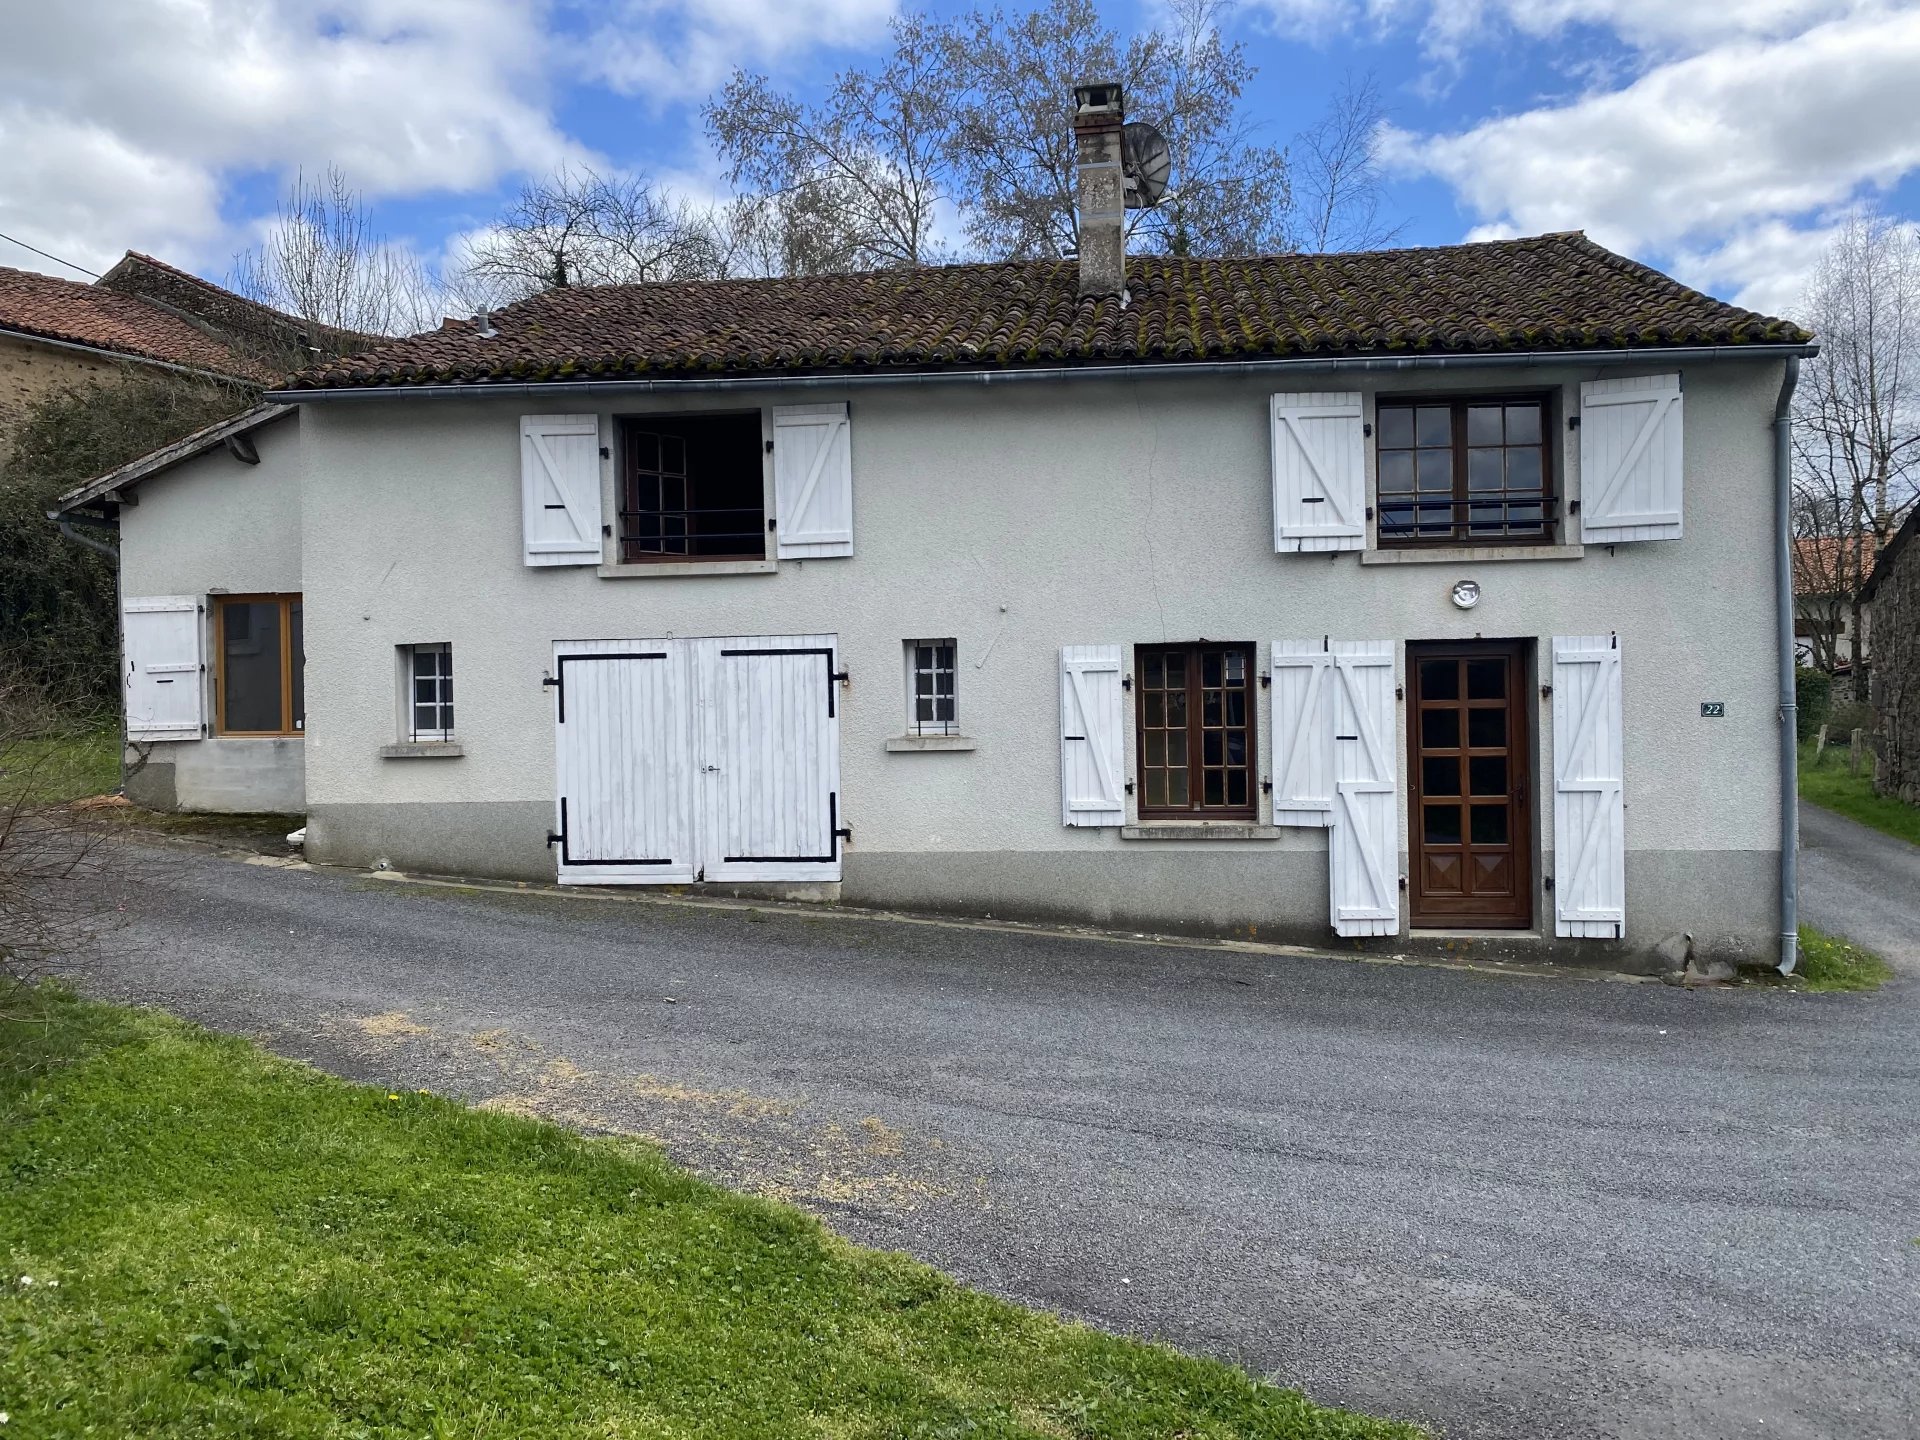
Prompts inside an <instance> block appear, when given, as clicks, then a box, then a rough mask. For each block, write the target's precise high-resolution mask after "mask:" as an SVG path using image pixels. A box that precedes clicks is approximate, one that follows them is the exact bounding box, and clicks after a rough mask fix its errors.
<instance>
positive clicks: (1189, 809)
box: [1132, 641, 1260, 821]
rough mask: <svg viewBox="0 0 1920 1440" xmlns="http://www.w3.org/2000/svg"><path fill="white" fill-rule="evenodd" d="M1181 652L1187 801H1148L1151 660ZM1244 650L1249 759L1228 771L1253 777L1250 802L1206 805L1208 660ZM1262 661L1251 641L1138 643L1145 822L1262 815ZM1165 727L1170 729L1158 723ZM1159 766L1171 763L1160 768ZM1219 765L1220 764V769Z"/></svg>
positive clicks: (1136, 727) (1138, 784)
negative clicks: (1203, 698) (1183, 661)
mask: <svg viewBox="0 0 1920 1440" xmlns="http://www.w3.org/2000/svg"><path fill="white" fill-rule="evenodd" d="M1175 651H1178V652H1181V653H1182V654H1184V655H1185V656H1186V659H1187V685H1186V696H1187V795H1188V800H1189V803H1188V804H1186V805H1149V804H1148V803H1147V770H1148V768H1149V767H1148V765H1147V745H1146V736H1147V723H1146V718H1147V684H1146V660H1147V657H1148V656H1149V655H1153V654H1160V655H1167V654H1171V653H1173V652H1175ZM1228 653H1238V654H1239V655H1241V656H1242V657H1243V659H1244V661H1245V666H1244V671H1243V673H1244V675H1245V677H1246V678H1245V682H1244V688H1245V690H1246V694H1247V714H1246V723H1245V724H1244V726H1235V727H1233V728H1235V729H1244V730H1245V731H1246V735H1247V753H1246V760H1245V762H1244V764H1243V765H1242V766H1239V767H1234V766H1227V767H1225V768H1227V769H1234V768H1241V769H1244V770H1245V771H1246V776H1247V801H1246V803H1245V804H1244V805H1224V804H1223V805H1208V804H1206V803H1204V796H1205V794H1206V785H1205V775H1204V771H1205V770H1206V769H1207V768H1208V767H1207V766H1206V765H1205V764H1204V758H1205V755H1204V752H1205V746H1206V741H1205V731H1206V726H1205V724H1204V717H1203V713H1202V711H1203V706H1202V703H1201V691H1202V690H1204V689H1205V688H1206V687H1205V686H1204V685H1203V684H1202V683H1201V680H1202V675H1203V670H1202V665H1203V663H1204V658H1205V657H1206V656H1207V655H1209V654H1219V655H1226V654H1228ZM1257 659H1258V655H1257V652H1256V650H1255V647H1254V646H1253V645H1252V644H1251V643H1243V642H1240V641H1204V642H1202V641H1191V642H1188V643H1185V644H1180V643H1175V644H1169V645H1136V646H1134V648H1133V681H1132V685H1133V739H1134V766H1133V769H1134V788H1135V799H1136V802H1137V803H1136V805H1135V807H1134V808H1135V812H1136V813H1137V814H1138V815H1139V817H1140V818H1141V819H1142V820H1233V821H1246V820H1258V819H1259V818H1260V787H1259V783H1258V779H1257V777H1258V775H1259V773H1260V713H1259V712H1260V681H1259V671H1258V670H1257V669H1256V668H1255V666H1256V661H1257ZM1156 728H1161V729H1164V728H1165V727H1156ZM1152 768H1155V769H1163V768H1165V767H1162V766H1155V767H1152ZM1215 768H1219V767H1215Z"/></svg>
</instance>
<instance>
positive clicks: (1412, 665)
mask: <svg viewBox="0 0 1920 1440" xmlns="http://www.w3.org/2000/svg"><path fill="white" fill-rule="evenodd" d="M1406 652H1407V653H1406V664H1407V687H1406V688H1407V706H1406V718H1407V747H1406V751H1407V801H1406V816H1407V916H1408V925H1409V927H1410V928H1412V929H1447V930H1487V931H1500V930H1531V929H1532V928H1533V927H1534V924H1535V923H1536V921H1537V920H1538V917H1539V908H1540V897H1539V896H1538V894H1537V893H1536V892H1535V885H1536V876H1537V874H1538V873H1539V856H1538V855H1537V853H1536V849H1535V845H1536V842H1535V838H1534V837H1535V829H1536V826H1535V823H1534V814H1535V807H1536V806H1537V805H1538V804H1539V764H1538V755H1537V753H1536V750H1535V740H1534V732H1535V730H1536V728H1537V727H1536V726H1535V724H1534V720H1533V707H1532V704H1531V703H1530V701H1531V697H1532V694H1533V675H1534V673H1535V671H1534V665H1535V654H1536V649H1535V642H1534V641H1533V640H1532V639H1531V638H1517V639H1512V640H1409V641H1408V642H1407V646H1406ZM1495 656H1498V657H1501V658H1504V659H1506V660H1507V661H1508V662H1509V664H1510V667H1511V669H1510V674H1511V675H1512V680H1513V683H1512V686H1511V688H1510V689H1509V692H1508V695H1507V755H1508V761H1507V763H1508V766H1509V773H1508V783H1507V795H1508V815H1509V818H1510V825H1509V842H1508V843H1509V846H1510V849H1511V852H1512V855H1513V863H1514V867H1515V876H1514V889H1515V892H1516V893H1517V894H1518V895H1519V896H1521V897H1522V899H1523V908H1522V911H1521V913H1520V914H1519V915H1518V916H1491V917H1490V916H1485V915H1474V914H1470V913H1467V914H1435V913H1433V912H1431V911H1425V912H1423V911H1422V910H1421V909H1420V894H1421V884H1420V882H1421V875H1422V856H1421V851H1422V849H1423V846H1424V844H1425V838H1424V837H1425V834H1426V828H1425V824H1424V817H1423V816H1422V814H1421V806H1422V804H1423V800H1424V797H1423V796H1422V794H1421V791H1420V777H1421V769H1420V758H1421V746H1420V672H1419V669H1418V666H1419V664H1420V662H1421V661H1423V660H1444V659H1449V658H1452V659H1467V660H1471V659H1474V658H1476V657H1495ZM1464 698H1465V697H1464V696H1463V697H1462V699H1464ZM1461 739H1462V748H1463V749H1464V748H1465V739H1466V737H1465V735H1464V733H1463V734H1462V737H1461ZM1460 783H1461V785H1462V786H1463V787H1465V786H1466V785H1467V784H1468V777H1467V767H1466V766H1464V765H1463V766H1462V772H1461V777H1460ZM1463 793H1464V791H1463ZM1462 808H1463V814H1462V820H1461V823H1462V832H1461V833H1462V838H1463V840H1464V839H1465V837H1466V836H1468V835H1469V834H1471V829H1470V826H1471V810H1470V808H1469V807H1468V805H1467V804H1466V802H1464V801H1463V807H1462ZM1462 848H1463V849H1465V848H1466V846H1464V845H1463V847H1462Z"/></svg>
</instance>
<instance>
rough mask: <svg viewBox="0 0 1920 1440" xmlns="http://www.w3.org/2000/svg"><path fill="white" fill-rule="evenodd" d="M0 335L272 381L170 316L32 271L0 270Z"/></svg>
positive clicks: (266, 371) (257, 366)
mask: <svg viewBox="0 0 1920 1440" xmlns="http://www.w3.org/2000/svg"><path fill="white" fill-rule="evenodd" d="M202 283H204V282H202ZM236 298H237V297H236ZM0 330H11V331H14V332H16V333H18V334H23V335H33V336H39V337H41V338H43V339H48V340H65V341H68V342H70V343H72V344H75V345H88V346H91V347H93V348H94V349H96V350H108V351H111V352H113V353H114V354H116V355H127V356H133V357H138V358H141V359H147V360H161V361H165V362H166V363H168V364H171V365H185V366H188V367H190V368H192V369H195V370H210V371H214V372H216V373H218V374H221V375H231V376H237V377H242V378H245V379H250V380H262V381H264V380H270V379H272V378H273V372H272V370H271V369H270V368H269V367H267V366H264V365H262V364H261V363H260V362H259V361H258V360H255V359H253V358H251V357H249V356H247V355H245V354H242V353H240V352H239V351H237V350H235V348H234V347H233V346H232V345H230V344H228V343H227V342H226V341H224V340H222V339H221V338H220V337H219V336H217V335H214V334H210V333H209V332H208V331H207V330H206V329H203V328H202V327H201V326H199V325H196V324H194V323H193V322H192V321H190V320H188V319H186V318H185V317H183V316H181V315H177V314H175V313H173V312H172V311H171V310H168V309H165V308H162V307H161V306H159V305H155V304H152V303H150V302H149V301H147V300H143V299H141V298H139V297H137V296H134V295H123V294H120V293H117V292H116V291H113V290H108V289H103V288H102V287H100V286H98V285H82V284H79V283H78V282H76V281H72V280H60V279H56V278H55V277H54V276H51V275H40V274H36V273H35V272H33V271H31V270H12V269H8V268H6V267H4V266H0Z"/></svg>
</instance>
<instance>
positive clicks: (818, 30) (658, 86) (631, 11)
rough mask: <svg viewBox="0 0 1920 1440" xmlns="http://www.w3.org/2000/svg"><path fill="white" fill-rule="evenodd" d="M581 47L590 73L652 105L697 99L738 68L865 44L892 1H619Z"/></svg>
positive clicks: (878, 30)
mask: <svg viewBox="0 0 1920 1440" xmlns="http://www.w3.org/2000/svg"><path fill="white" fill-rule="evenodd" d="M608 8H609V10H610V11H611V12H612V13H611V16H610V17H609V18H604V19H602V20H601V22H600V23H599V24H598V25H597V26H595V27H594V29H593V31H592V32H591V33H590V34H589V35H588V37H587V39H586V41H585V43H584V44H583V45H581V46H580V48H579V52H578V53H579V58H580V63H582V64H583V65H584V66H585V67H586V68H587V71H588V73H589V74H591V75H592V76H593V77H594V78H596V79H599V80H603V81H605V82H606V83H607V84H609V85H611V86H612V87H613V88H614V89H616V90H618V91H620V92H621V93H622V94H625V95H632V96H635V97H636V98H643V99H650V100H652V101H654V102H655V103H656V104H659V103H670V102H674V101H681V100H688V99H697V98H700V97H703V96H705V95H706V94H708V93H709V92H710V91H712V90H713V89H714V87H715V86H717V85H719V84H720V83H722V82H723V81H725V79H726V78H727V76H728V75H729V74H730V73H731V72H732V71H733V69H734V68H735V67H736V66H740V67H744V68H747V69H753V68H754V67H756V66H766V65H776V64H778V63H779V62H781V61H783V60H786V59H788V58H789V57H791V56H793V55H794V54H796V53H799V52H802V51H806V50H812V49H816V48H844V47H849V46H859V45H866V44H869V43H871V42H872V41H873V40H874V39H876V38H877V37H878V36H879V35H880V34H881V33H882V32H883V31H884V30H885V28H886V25H887V22H888V21H889V20H891V19H892V18H893V16H894V14H895V12H896V10H897V9H898V6H897V4H896V0H620V3H619V4H618V5H617V6H610V7H608Z"/></svg>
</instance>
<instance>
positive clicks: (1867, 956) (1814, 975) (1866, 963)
mask: <svg viewBox="0 0 1920 1440" xmlns="http://www.w3.org/2000/svg"><path fill="white" fill-rule="evenodd" d="M1794 973H1795V974H1796V975H1797V976H1799V978H1800V988H1801V989H1803V990H1878V989H1879V988H1880V987H1881V986H1882V985H1884V984H1886V983H1887V981H1889V980H1891V979H1892V978H1893V967H1892V966H1891V965H1889V964H1887V962H1886V961H1885V960H1882V959H1881V958H1880V957H1879V956H1878V955H1876V954H1874V953H1873V952H1872V951H1871V950H1862V949H1861V948H1860V947H1859V946H1858V945H1855V944H1854V943H1853V942H1852V941H1850V940H1842V939H1840V938H1839V936H1837V935H1828V934H1825V933H1824V932H1822V931H1819V930H1816V929H1814V928H1813V927H1812V926H1811V925H1802V926H1801V927H1800V963H1799V964H1798V965H1796V966H1795V967H1794Z"/></svg>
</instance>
